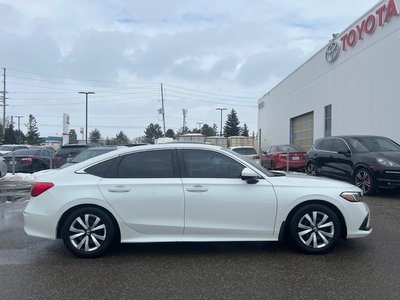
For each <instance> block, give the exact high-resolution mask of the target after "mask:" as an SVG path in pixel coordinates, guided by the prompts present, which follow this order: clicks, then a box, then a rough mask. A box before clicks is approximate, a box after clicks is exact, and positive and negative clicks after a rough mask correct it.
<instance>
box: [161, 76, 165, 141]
mask: <svg viewBox="0 0 400 300" xmlns="http://www.w3.org/2000/svg"><path fill="white" fill-rule="evenodd" d="M161 113H162V121H163V129H164V137H165V109H164V91H163V85H162V83H161Z"/></svg>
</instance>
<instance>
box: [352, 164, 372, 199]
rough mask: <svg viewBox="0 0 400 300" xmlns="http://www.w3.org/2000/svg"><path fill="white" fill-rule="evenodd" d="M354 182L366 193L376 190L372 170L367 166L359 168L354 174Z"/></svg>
mask: <svg viewBox="0 0 400 300" xmlns="http://www.w3.org/2000/svg"><path fill="white" fill-rule="evenodd" d="M354 184H355V185H356V186H358V187H359V188H360V189H362V191H363V193H364V195H372V194H373V193H374V192H375V182H374V178H373V177H372V174H371V172H370V171H368V170H367V169H365V168H361V169H358V170H357V171H356V173H355V175H354Z"/></svg>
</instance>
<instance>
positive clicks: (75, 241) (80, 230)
mask: <svg viewBox="0 0 400 300" xmlns="http://www.w3.org/2000/svg"><path fill="white" fill-rule="evenodd" d="M68 235H69V239H70V242H71V244H72V245H73V246H74V247H75V248H76V249H78V250H80V251H85V252H92V251H95V250H98V249H99V248H100V247H101V246H102V244H103V243H104V241H105V240H106V238H107V227H106V225H105V223H104V221H103V220H102V219H101V218H100V217H99V216H96V215H93V214H84V215H80V216H78V217H77V218H75V219H74V220H73V221H72V223H71V225H70V227H69V234H68Z"/></svg>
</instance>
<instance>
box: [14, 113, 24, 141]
mask: <svg viewBox="0 0 400 300" xmlns="http://www.w3.org/2000/svg"><path fill="white" fill-rule="evenodd" d="M14 118H18V136H17V139H18V140H17V144H19V143H20V138H21V134H20V132H21V130H20V129H19V125H20V120H21V118H23V116H14Z"/></svg>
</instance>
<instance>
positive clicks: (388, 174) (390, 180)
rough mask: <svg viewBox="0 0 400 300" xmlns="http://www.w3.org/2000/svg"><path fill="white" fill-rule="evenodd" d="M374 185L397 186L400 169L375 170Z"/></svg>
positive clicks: (399, 178)
mask: <svg viewBox="0 0 400 300" xmlns="http://www.w3.org/2000/svg"><path fill="white" fill-rule="evenodd" d="M375 178H376V186H377V187H379V188H399V187H400V170H380V171H376V172H375Z"/></svg>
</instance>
